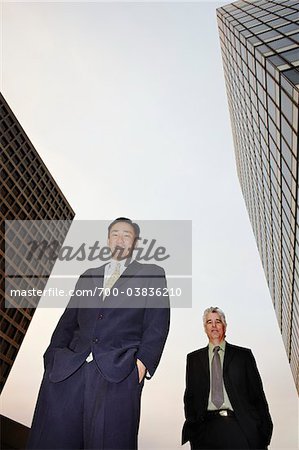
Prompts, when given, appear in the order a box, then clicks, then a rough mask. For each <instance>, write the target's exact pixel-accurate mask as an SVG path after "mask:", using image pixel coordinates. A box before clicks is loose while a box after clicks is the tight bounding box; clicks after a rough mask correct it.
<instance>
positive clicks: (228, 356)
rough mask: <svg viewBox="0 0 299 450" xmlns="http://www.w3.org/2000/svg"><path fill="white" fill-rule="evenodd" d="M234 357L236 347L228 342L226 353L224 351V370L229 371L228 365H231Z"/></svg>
mask: <svg viewBox="0 0 299 450" xmlns="http://www.w3.org/2000/svg"><path fill="white" fill-rule="evenodd" d="M233 357H234V349H233V347H232V346H231V345H230V344H229V343H228V342H227V343H226V344H225V353H224V361H223V372H224V373H225V372H226V371H227V368H228V366H229V365H230V363H231V361H232V359H233Z"/></svg>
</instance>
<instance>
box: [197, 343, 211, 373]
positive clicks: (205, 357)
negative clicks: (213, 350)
mask: <svg viewBox="0 0 299 450" xmlns="http://www.w3.org/2000/svg"><path fill="white" fill-rule="evenodd" d="M199 359H200V363H201V365H202V367H203V369H204V373H205V375H206V376H207V378H208V380H210V368H209V347H208V346H207V347H205V348H204V349H203V351H202V352H201V353H200V354H199Z"/></svg>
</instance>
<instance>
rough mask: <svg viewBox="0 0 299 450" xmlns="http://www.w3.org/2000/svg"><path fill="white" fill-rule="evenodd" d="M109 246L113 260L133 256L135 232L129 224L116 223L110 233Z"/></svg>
mask: <svg viewBox="0 0 299 450" xmlns="http://www.w3.org/2000/svg"><path fill="white" fill-rule="evenodd" d="M107 244H108V246H109V248H110V250H111V252H112V258H113V259H117V260H121V259H125V258H127V257H128V256H130V255H131V253H132V251H133V248H134V244H135V230H134V228H133V226H132V225H131V224H129V223H127V222H117V223H115V224H114V225H113V226H112V227H111V229H110V232H109V237H108V241H107Z"/></svg>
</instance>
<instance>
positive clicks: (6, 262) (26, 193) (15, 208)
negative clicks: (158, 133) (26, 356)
mask: <svg viewBox="0 0 299 450" xmlns="http://www.w3.org/2000/svg"><path fill="white" fill-rule="evenodd" d="M0 109H1V120H0V132H1V134H0V143H1V160H0V163H1V164H0V173H1V180H2V185H1V212H0V219H1V220H0V256H1V264H0V320H1V340H2V342H1V353H0V361H1V366H2V370H1V377H0V390H2V388H3V386H4V384H5V382H6V380H7V377H8V375H9V372H10V370H11V368H12V365H13V363H14V360H15V358H16V356H17V354H18V351H19V349H20V346H21V344H22V341H23V339H24V336H25V334H26V331H27V328H28V327H29V325H30V322H31V319H32V316H33V314H34V312H35V307H36V306H37V303H38V300H39V298H37V299H36V301H35V302H34V303H33V302H32V300H31V298H28V302H27V299H24V300H25V301H24V302H23V303H22V307H19V305H18V303H17V302H16V301H15V299H14V298H11V297H10V296H9V295H8V293H7V289H6V287H7V284H8V281H9V283H10V284H11V285H13V284H16V287H18V288H19V287H20V286H22V287H23V289H27V288H29V287H35V288H39V289H41V290H43V289H44V287H45V284H46V283H47V279H48V275H49V274H50V273H51V270H52V268H53V266H54V262H55V261H51V262H50V263H49V264H48V266H47V267H46V269H47V270H46V273H47V276H42V277H40V278H34V277H31V278H28V277H23V276H22V275H19V276H18V277H15V278H12V279H9V278H8V274H7V268H9V267H10V266H11V267H15V269H16V272H17V273H22V272H24V273H25V274H26V273H28V271H30V270H31V269H30V262H28V261H27V260H26V259H25V258H24V250H23V247H24V243H25V242H26V239H27V240H28V238H31V239H34V238H35V237H36V235H37V233H40V230H41V229H42V228H41V226H35V223H37V224H38V223H41V222H42V223H44V222H45V223H51V224H53V223H54V225H56V224H58V225H57V226H56V229H57V230H56V229H55V237H56V239H57V240H58V242H59V243H60V244H61V245H62V243H63V241H64V239H65V236H66V234H67V232H68V229H69V227H70V225H71V222H72V219H73V218H74V215H75V214H74V211H73V209H72V208H71V206H70V205H69V203H68V201H67V200H66V198H65V197H64V195H63V193H62V192H61V190H60V189H59V187H58V185H57V183H56V182H55V180H54V179H53V177H52V175H51V174H50V172H49V170H48V169H47V167H46V165H45V164H44V162H43V161H42V159H41V157H40V156H39V154H38V152H37V151H36V149H35V148H34V146H33V144H32V142H31V141H30V139H29V138H28V136H27V135H26V133H25V131H24V130H23V128H22V126H21V124H20V123H19V122H18V120H17V118H16V116H15V115H14V113H13V112H12V110H11V108H10V107H9V105H8V103H7V102H6V100H5V99H4V97H3V96H2V95H1V94H0ZM5 221H6V222H5ZM16 221H18V222H17V223H16ZM35 221H37V222H35ZM21 224H23V226H21ZM24 224H28V225H27V226H24ZM5 225H6V227H5ZM59 225H60V227H59V228H58V226H59ZM17 226H18V227H17ZM53 228H54V226H53ZM36 229H37V231H36ZM49 230H51V228H50V227H46V228H45V230H44V232H43V238H45V239H49V238H50V237H52V234H53V233H52V234H50V235H49ZM8 234H9V247H8V246H7V235H8ZM19 269H22V272H19ZM30 273H33V272H32V271H31V272H30ZM25 302H26V305H25ZM7 303H9V305H10V307H7Z"/></svg>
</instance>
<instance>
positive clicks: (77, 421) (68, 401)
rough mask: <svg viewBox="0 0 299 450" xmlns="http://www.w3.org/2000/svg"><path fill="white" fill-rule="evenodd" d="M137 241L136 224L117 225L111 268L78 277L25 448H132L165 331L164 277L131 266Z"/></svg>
mask: <svg viewBox="0 0 299 450" xmlns="http://www.w3.org/2000/svg"><path fill="white" fill-rule="evenodd" d="M138 238H139V226H138V225H137V224H135V223H133V222H132V221H131V220H130V219H127V218H123V217H121V218H118V219H116V220H115V221H114V222H112V223H111V224H110V226H109V228H108V245H109V247H110V250H111V254H112V258H111V261H110V263H108V264H106V265H104V266H102V267H100V268H96V269H89V270H87V271H86V272H85V273H84V274H83V275H81V276H80V278H79V280H78V282H77V284H76V288H75V291H74V295H73V296H72V298H71V301H70V303H69V305H68V307H67V309H66V310H65V312H64V313H63V315H62V317H61V319H60V321H59V323H58V325H57V327H56V329H55V331H54V333H53V336H52V339H51V343H50V345H49V347H48V349H47V351H46V353H45V355H44V363H45V374H44V378H43V381H42V385H41V389H40V392H39V397H38V401H37V406H36V410H35V414H34V418H33V424H32V430H31V434H30V437H29V442H28V448H31V449H76V450H78V449H97V450H101V449H102V450H104V449H105V450H107V449H130V450H132V449H135V448H137V434H138V427H139V418H140V398H141V391H142V388H143V383H144V378H145V377H146V378H150V377H152V376H153V374H154V372H155V370H156V368H157V366H158V363H159V360H160V357H161V354H162V351H163V347H164V344H165V341H166V338H167V334H168V330H169V298H168V294H167V289H166V281H165V274H164V270H163V269H162V268H161V267H159V266H156V265H153V264H140V263H139V262H137V261H135V260H133V259H132V251H133V249H134V246H135V244H136V241H137V239H138ZM128 262H129V264H128V265H127V263H128ZM103 288H104V291H103ZM142 289H143V291H142ZM88 291H89V292H90V291H92V292H93V293H94V294H93V295H92V296H84V295H82V293H84V292H88ZM161 291H163V293H164V295H161ZM100 292H102V294H101V295H100V296H99V294H100ZM165 292H166V295H165Z"/></svg>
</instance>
